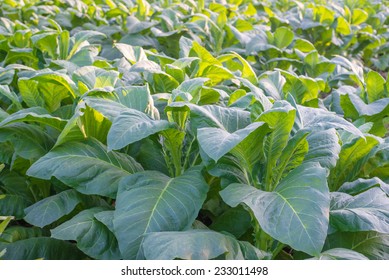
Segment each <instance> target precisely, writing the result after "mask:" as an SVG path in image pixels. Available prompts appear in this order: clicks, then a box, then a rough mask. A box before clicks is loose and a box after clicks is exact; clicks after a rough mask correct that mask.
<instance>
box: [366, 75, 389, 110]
mask: <svg viewBox="0 0 389 280" xmlns="http://www.w3.org/2000/svg"><path fill="white" fill-rule="evenodd" d="M385 83H386V81H385V79H384V78H382V76H381V75H380V74H379V73H377V72H375V71H370V72H369V73H368V74H367V77H366V89H367V100H368V101H369V103H372V102H374V101H377V100H379V99H380V98H383V97H385V95H386V90H385V88H384V86H385Z"/></svg>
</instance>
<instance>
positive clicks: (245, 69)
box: [218, 52, 258, 84]
mask: <svg viewBox="0 0 389 280" xmlns="http://www.w3.org/2000/svg"><path fill="white" fill-rule="evenodd" d="M234 58H236V59H237V60H238V61H239V62H240V63H241V66H240V69H239V70H240V72H241V75H240V76H241V77H242V78H244V79H247V80H248V81H250V82H251V83H253V84H257V83H258V79H257V75H256V74H255V72H254V70H253V68H252V67H251V65H250V64H249V62H248V61H247V60H246V59H244V58H243V57H241V56H240V55H239V54H238V53H236V52H231V53H229V54H227V55H223V56H221V57H218V60H219V61H222V62H223V61H226V60H228V59H234Z"/></svg>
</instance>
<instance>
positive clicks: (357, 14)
mask: <svg viewBox="0 0 389 280" xmlns="http://www.w3.org/2000/svg"><path fill="white" fill-rule="evenodd" d="M368 17H369V14H368V13H367V12H366V11H364V10H362V9H353V16H352V18H351V22H352V24H355V25H359V24H361V23H363V22H365V21H366V20H367V18H368Z"/></svg>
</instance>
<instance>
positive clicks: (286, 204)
mask: <svg viewBox="0 0 389 280" xmlns="http://www.w3.org/2000/svg"><path fill="white" fill-rule="evenodd" d="M220 194H221V196H222V198H223V200H224V201H225V202H226V203H227V204H228V205H230V206H231V207H235V206H237V205H238V204H240V203H244V204H245V205H247V206H248V207H249V208H250V209H251V211H253V213H254V216H255V218H256V219H257V220H258V222H259V225H260V226H261V228H262V229H263V230H264V231H265V232H266V233H267V234H269V235H270V236H272V237H273V238H275V239H276V240H279V241H280V242H282V243H285V244H288V245H290V246H291V247H292V248H294V249H296V250H299V251H303V252H306V253H308V254H310V255H313V256H318V255H319V254H320V252H321V250H322V248H323V245H324V241H325V238H326V236H327V229H328V219H329V206H330V197H329V191H328V187H327V183H326V171H325V169H323V168H321V167H320V166H319V165H318V164H307V163H305V164H302V165H300V166H299V167H297V168H296V169H294V170H293V171H291V172H290V173H289V174H288V175H287V176H286V177H285V178H284V179H283V180H282V181H281V182H280V184H279V185H278V186H277V187H276V188H275V190H274V191H273V192H264V191H261V190H259V189H256V188H254V187H251V186H248V185H243V184H232V185H230V186H228V187H227V188H226V189H224V190H223V191H221V193H220ZM286 232H288V233H289V234H285V233H286Z"/></svg>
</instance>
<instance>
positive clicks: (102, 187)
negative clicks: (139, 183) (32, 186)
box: [27, 139, 142, 198]
mask: <svg viewBox="0 0 389 280" xmlns="http://www.w3.org/2000/svg"><path fill="white" fill-rule="evenodd" d="M141 170H142V167H141V166H140V165H139V164H138V163H137V162H135V160H134V159H132V158H131V157H130V156H128V155H125V154H121V153H117V152H107V148H106V147H105V146H104V145H102V144H101V143H99V142H98V141H97V140H94V139H89V140H86V141H83V142H67V143H65V144H62V145H60V146H57V147H56V148H54V149H52V150H51V151H50V152H49V153H48V154H46V155H45V156H43V157H42V158H40V159H39V160H38V161H37V162H35V163H34V164H33V165H32V166H31V167H30V169H29V170H28V171H27V174H28V175H29V176H31V177H37V178H41V179H45V180H49V179H50V178H51V177H56V178H57V179H59V180H60V181H61V182H63V183H64V184H67V185H68V186H71V187H73V188H75V189H76V190H78V191H79V192H81V193H84V194H99V195H103V196H108V197H112V198H114V197H115V196H116V192H117V189H118V184H119V181H120V180H121V179H122V178H123V177H125V176H127V175H129V174H132V173H135V172H138V171H141Z"/></svg>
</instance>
